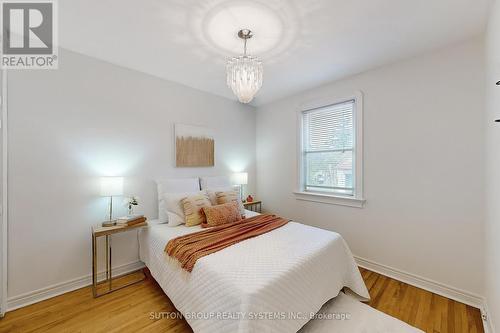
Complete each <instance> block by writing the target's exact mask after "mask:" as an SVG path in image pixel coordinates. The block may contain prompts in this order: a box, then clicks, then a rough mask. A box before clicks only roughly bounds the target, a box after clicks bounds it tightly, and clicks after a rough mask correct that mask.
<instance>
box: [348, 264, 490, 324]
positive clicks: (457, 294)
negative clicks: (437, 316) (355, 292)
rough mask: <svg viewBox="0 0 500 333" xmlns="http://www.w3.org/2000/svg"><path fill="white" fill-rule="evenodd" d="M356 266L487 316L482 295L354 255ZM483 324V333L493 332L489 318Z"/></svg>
mask: <svg viewBox="0 0 500 333" xmlns="http://www.w3.org/2000/svg"><path fill="white" fill-rule="evenodd" d="M354 259H356V262H357V264H358V266H360V267H363V268H366V269H368V270H370V271H373V272H375V273H379V274H382V275H385V276H388V277H390V278H393V279H396V280H398V281H401V282H404V283H407V284H409V285H412V286H415V287H417V288H421V289H424V290H427V291H430V292H432V293H434V294H438V295H441V296H444V297H446V298H449V299H452V300H455V301H458V302H460V303H464V304H467V305H470V306H473V307H475V308H478V309H479V310H481V314H482V315H486V317H487V318H489V316H488V313H489V312H488V308H487V305H486V302H485V299H484V297H482V296H479V295H477V294H474V293H471V292H469V291H464V290H460V289H457V288H454V287H450V286H447V285H445V284H442V283H440V282H436V281H434V280H431V279H427V278H424V277H421V276H418V275H415V274H412V273H408V272H404V271H401V270H399V269H396V268H392V267H389V266H386V265H382V264H379V263H376V262H374V261H371V260H368V259H364V258H361V257H358V256H354ZM483 326H484V331H485V333H493V332H494V330H493V327H492V323H491V319H489V320H484V319H483Z"/></svg>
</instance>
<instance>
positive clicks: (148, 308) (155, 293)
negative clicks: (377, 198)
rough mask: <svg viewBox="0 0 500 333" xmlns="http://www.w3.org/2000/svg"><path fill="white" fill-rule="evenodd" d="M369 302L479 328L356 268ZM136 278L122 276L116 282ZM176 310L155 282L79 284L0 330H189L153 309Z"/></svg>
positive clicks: (433, 323) (11, 315)
mask: <svg viewBox="0 0 500 333" xmlns="http://www.w3.org/2000/svg"><path fill="white" fill-rule="evenodd" d="M361 273H362V275H363V278H364V280H365V282H366V285H367V287H368V289H369V290H370V295H371V297H372V300H371V301H370V303H369V304H370V305H371V306H372V307H374V308H376V309H379V310H380V311H383V312H385V313H387V314H389V315H391V316H393V317H396V318H399V319H401V320H403V321H405V322H407V323H409V324H410V325H413V326H416V327H418V328H420V329H422V330H424V331H425V332H431V333H437V332H439V333H445V332H456V333H458V332H483V326H482V321H481V315H480V313H479V310H477V309H475V308H472V307H470V306H466V305H464V304H461V303H458V302H455V301H452V300H449V299H447V298H444V297H441V296H438V295H435V294H432V293H430V292H427V291H425V290H422V289H418V288H416V287H412V286H409V285H407V284H405V283H402V282H399V281H396V280H394V279H391V278H388V277H385V276H383V275H380V274H377V273H373V272H370V271H368V270H365V269H361ZM136 278H137V273H136V274H131V275H127V276H125V277H122V278H121V279H120V281H117V283H116V285H118V284H119V283H127V282H128V281H131V280H133V279H136ZM170 311H172V312H173V311H175V308H174V306H173V304H172V303H171V302H170V300H169V299H168V297H167V296H165V294H164V293H163V291H162V290H161V288H160V287H159V286H158V285H157V284H156V282H155V281H154V280H153V279H151V278H149V279H147V280H146V281H143V282H141V283H138V284H135V285H132V286H130V287H127V288H124V289H122V290H119V291H117V292H115V293H111V294H109V295H106V296H103V297H100V298H97V299H94V298H93V297H92V293H91V289H90V287H87V288H82V289H79V290H76V291H73V292H70V293H67V294H64V295H61V296H58V297H54V298H51V299H49V300H46V301H43V302H40V303H37V304H33V305H30V306H27V307H24V308H21V309H18V310H15V311H12V312H8V313H7V314H6V316H5V317H4V318H3V319H1V320H0V332H23V333H26V332H92V333H93V332H175V333H180V332H192V331H191V328H190V327H189V325H188V324H187V323H186V322H185V321H184V320H182V319H175V318H174V319H171V318H166V317H163V318H161V315H156V317H155V313H162V312H170Z"/></svg>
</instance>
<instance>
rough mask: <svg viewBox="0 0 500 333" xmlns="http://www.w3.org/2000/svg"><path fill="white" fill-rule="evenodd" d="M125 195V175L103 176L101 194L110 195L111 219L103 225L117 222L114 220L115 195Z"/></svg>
mask: <svg viewBox="0 0 500 333" xmlns="http://www.w3.org/2000/svg"><path fill="white" fill-rule="evenodd" d="M119 195H123V177H101V196H103V197H109V220H108V221H104V222H103V224H102V225H103V226H111V225H114V224H115V221H113V197H114V196H119Z"/></svg>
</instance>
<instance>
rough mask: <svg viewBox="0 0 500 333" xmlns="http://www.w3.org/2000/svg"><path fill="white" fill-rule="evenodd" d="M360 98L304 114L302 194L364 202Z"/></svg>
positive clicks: (310, 110) (318, 108)
mask: <svg viewBox="0 0 500 333" xmlns="http://www.w3.org/2000/svg"><path fill="white" fill-rule="evenodd" d="M360 102H361V100H360V98H351V99H344V100H341V101H340V102H336V103H333V104H329V105H326V106H320V107H316V108H312V109H308V110H305V111H302V112H301V113H300V117H301V119H300V120H301V125H302V126H301V137H302V140H301V161H300V167H301V173H300V178H301V179H300V184H301V191H300V192H298V193H299V194H319V195H323V196H338V197H344V198H351V199H361V198H362V184H361V182H362V160H361V159H362V152H361V143H362V141H361V125H362V124H361V122H362V117H361V106H360V105H359V104H360Z"/></svg>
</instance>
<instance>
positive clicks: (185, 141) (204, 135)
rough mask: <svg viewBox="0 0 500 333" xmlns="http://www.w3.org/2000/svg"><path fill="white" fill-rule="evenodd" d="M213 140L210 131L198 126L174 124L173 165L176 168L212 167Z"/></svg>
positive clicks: (213, 154)
mask: <svg viewBox="0 0 500 333" xmlns="http://www.w3.org/2000/svg"><path fill="white" fill-rule="evenodd" d="M214 156H215V140H214V137H213V132H212V130H210V129H208V128H204V127H200V126H189V125H182V124H175V165H176V166H177V167H208V166H214V165H215V163H214Z"/></svg>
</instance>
